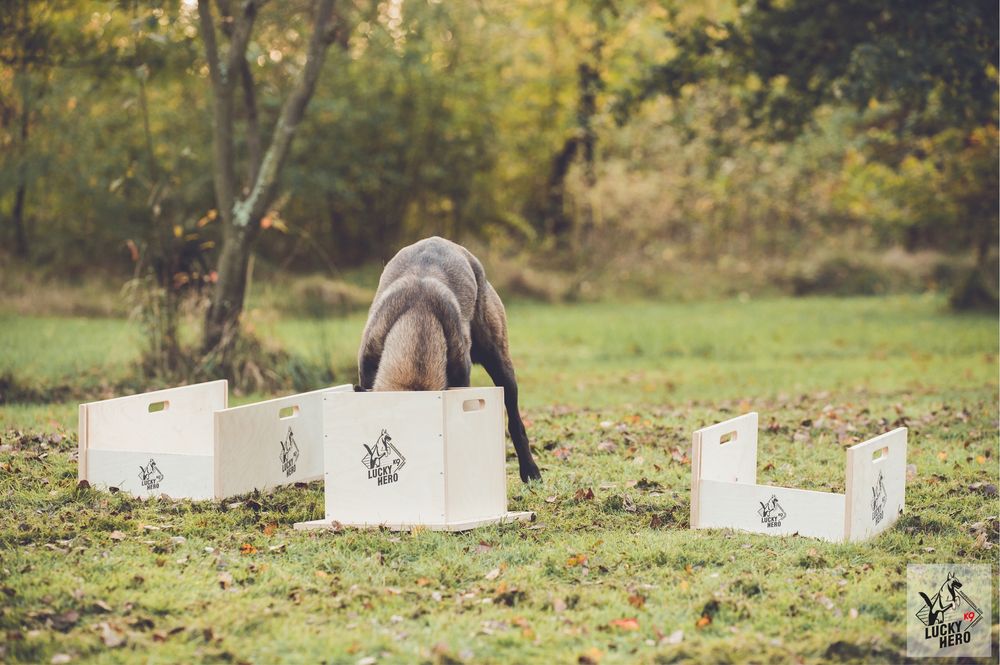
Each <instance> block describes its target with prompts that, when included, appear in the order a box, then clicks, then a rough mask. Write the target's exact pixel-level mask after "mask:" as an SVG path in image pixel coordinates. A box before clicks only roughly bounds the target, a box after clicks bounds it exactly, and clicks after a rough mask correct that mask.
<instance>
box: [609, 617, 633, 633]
mask: <svg viewBox="0 0 1000 665" xmlns="http://www.w3.org/2000/svg"><path fill="white" fill-rule="evenodd" d="M608 625H609V626H611V627H612V628H617V629H619V630H639V620H638V619H636V618H635V617H626V618H623V619H612V620H611V622H610V623H608Z"/></svg>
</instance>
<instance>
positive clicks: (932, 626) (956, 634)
mask: <svg viewBox="0 0 1000 665" xmlns="http://www.w3.org/2000/svg"><path fill="white" fill-rule="evenodd" d="M939 579H940V578H939ZM917 593H918V594H920V598H921V599H923V603H924V604H923V606H921V607H920V609H919V610H917V613H916V617H917V618H918V619H919V620H920V623H922V624H924V639H925V640H937V643H938V648H939V649H944V648H945V647H951V646H955V645H958V644H968V643H969V642H971V641H972V633H971V631H972V629H973V628H974V627H975V626H976V625H977V624H978V623H979V622H980V621H982V619H983V613H982V611H981V610H980V609H979V607H978V606H977V605H976V604H975V603H973V602H972V599H970V598H969V597H968V596H967V595H966V594H965V592H964V591H962V582H961V581H960V580H959V579H958V577H956V576H955V574H954V573H948V577H947V579H945V581H944V583H943V584H942V585H941V586H940V587H938V590H937V592H936V593H935V594H934V595H933V596H928V595H927V594H926V593H924V592H923V591H918V592H917Z"/></svg>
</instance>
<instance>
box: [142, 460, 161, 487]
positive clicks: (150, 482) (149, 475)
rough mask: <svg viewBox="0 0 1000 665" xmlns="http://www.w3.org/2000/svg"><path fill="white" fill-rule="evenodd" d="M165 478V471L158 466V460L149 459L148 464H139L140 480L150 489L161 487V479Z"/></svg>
mask: <svg viewBox="0 0 1000 665" xmlns="http://www.w3.org/2000/svg"><path fill="white" fill-rule="evenodd" d="M162 480H163V472H162V471H160V468H159V467H158V466H156V461H155V460H153V459H150V460H149V464H147V465H146V466H142V465H140V466H139V482H140V483H142V486H143V487H145V488H146V489H148V490H155V489H159V488H160V481H162Z"/></svg>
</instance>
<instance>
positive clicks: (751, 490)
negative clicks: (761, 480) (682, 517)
mask: <svg viewBox="0 0 1000 665" xmlns="http://www.w3.org/2000/svg"><path fill="white" fill-rule="evenodd" d="M699 500H700V503H701V507H700V521H699V525H698V528H730V529H740V530H743V531H753V532H755V533H766V534H771V535H790V534H794V533H797V534H799V535H802V536H810V537H813V538H823V539H824V540H829V541H831V542H840V541H842V540H843V539H844V522H843V519H844V495H843V494H831V493H829V492H813V491H810V490H800V489H792V488H787V487H774V486H771V485H751V484H744V483H727V482H722V481H718V480H702V481H701V496H700V497H699Z"/></svg>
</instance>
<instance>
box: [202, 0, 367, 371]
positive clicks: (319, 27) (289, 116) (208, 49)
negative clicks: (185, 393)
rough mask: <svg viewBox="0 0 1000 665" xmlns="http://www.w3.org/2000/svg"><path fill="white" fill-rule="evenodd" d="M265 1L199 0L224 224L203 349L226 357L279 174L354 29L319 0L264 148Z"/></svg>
mask: <svg viewBox="0 0 1000 665" xmlns="http://www.w3.org/2000/svg"><path fill="white" fill-rule="evenodd" d="M264 2H265V0H244V1H243V2H239V3H237V4H236V6H235V7H234V6H233V4H232V3H231V2H230V1H229V0H216V3H215V9H214V10H213V8H212V3H211V2H210V0H199V2H198V16H199V21H200V25H201V35H202V41H203V42H204V45H205V57H206V60H207V62H208V71H209V80H210V82H211V88H212V134H213V136H212V161H213V182H214V186H215V200H216V206H217V209H218V214H219V217H220V219H221V223H222V246H221V250H220V253H219V258H218V269H217V273H218V282H217V283H216V286H215V291H214V294H213V296H212V302H211V305H210V307H209V309H208V313H207V315H206V320H205V330H204V337H203V350H204V351H205V352H211V351H218V352H220V353H221V355H222V356H223V357H224V356H225V353H226V351H227V349H228V348H230V346H231V344H232V342H233V341H234V340H235V338H236V336H237V335H238V334H239V320H240V314H241V313H242V311H243V303H244V297H245V295H246V284H247V267H248V264H249V260H250V254H251V252H252V251H253V244H254V241H255V240H256V238H257V235H258V233H259V231H260V228H261V220H262V219H263V218H264V216H265V215H266V214H267V212H268V210H269V208H270V206H271V204H272V202H273V200H274V195H275V191H276V188H277V185H278V177H279V174H280V173H281V170H282V167H283V166H284V163H285V160H286V158H287V157H288V152H289V149H290V148H291V145H292V140H293V139H294V138H295V134H296V131H297V130H298V127H299V124H300V123H301V121H302V117H303V115H304V114H305V110H306V107H307V106H308V104H309V100H310V98H311V97H312V95H313V91H314V90H315V89H316V82H317V81H318V79H319V76H320V72H321V71H322V69H323V62H324V60H325V59H326V53H327V50H328V48H329V46H330V45H331V44H333V43H339V44H340V45H342V46H346V44H347V36H348V33H347V30H346V29H345V27H344V22H343V19H342V17H341V16H340V14H339V13H338V12H337V11H336V10H335V8H334V2H333V0H316V2H315V4H314V6H313V8H312V24H313V31H312V35H311V37H310V39H309V43H308V47H307V51H306V55H305V64H304V65H303V66H302V69H301V71H300V72H299V74H298V77H297V79H296V80H295V82H294V83H293V85H292V89H291V90H290V91H289V93H288V96H287V97H286V98H285V101H284V104H283V105H282V107H281V111H280V113H279V115H278V118H277V121H276V122H275V124H274V128H273V130H272V131H271V133H270V138H269V141H268V142H267V144H266V147H265V144H264V141H263V137H262V130H261V127H260V115H259V112H258V108H257V96H256V89H255V84H254V79H253V74H252V71H251V69H250V66H249V63H248V61H247V48H248V46H249V44H250V38H251V35H252V33H253V28H254V22H255V21H256V19H257V17H258V14H259V12H260V9H261V7H262V5H263V4H264ZM216 22H218V23H219V28H218V29H217V28H216ZM219 33H221V34H222V36H223V37H224V38H225V39H226V41H227V42H228V47H227V48H226V49H225V50H223V49H220V47H219ZM237 109H239V110H240V111H242V114H241V115H242V117H243V118H245V121H246V122H245V126H246V138H245V144H246V157H245V160H244V161H245V165H244V167H243V173H242V176H241V175H240V174H239V168H238V163H237V161H238V160H237V152H236V136H235V125H236V118H237Z"/></svg>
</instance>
